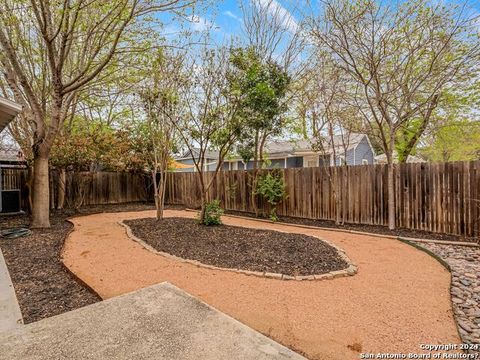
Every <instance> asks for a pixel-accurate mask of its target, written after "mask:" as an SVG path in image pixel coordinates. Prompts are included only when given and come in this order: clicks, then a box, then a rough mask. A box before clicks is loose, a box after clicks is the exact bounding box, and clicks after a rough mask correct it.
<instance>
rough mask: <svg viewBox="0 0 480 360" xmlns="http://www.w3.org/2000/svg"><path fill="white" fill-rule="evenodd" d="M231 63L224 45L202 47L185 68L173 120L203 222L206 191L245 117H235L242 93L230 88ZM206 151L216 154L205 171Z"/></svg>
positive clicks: (203, 221) (238, 134)
mask: <svg viewBox="0 0 480 360" xmlns="http://www.w3.org/2000/svg"><path fill="white" fill-rule="evenodd" d="M230 65H231V64H230V61H229V58H228V52H227V50H226V49H225V48H217V49H216V48H213V49H212V48H208V47H203V48H202V49H201V50H200V54H199V56H198V57H195V58H194V59H191V61H190V62H189V64H188V66H187V65H186V67H185V76H184V77H185V79H186V80H187V81H186V83H185V84H184V86H182V87H181V90H180V98H181V100H180V101H181V102H182V104H183V105H182V107H181V109H182V114H181V115H180V116H179V117H178V119H177V120H178V121H175V122H173V123H174V125H175V127H176V129H177V130H178V133H179V136H180V137H181V139H182V143H183V145H184V146H185V147H186V148H187V149H188V152H189V153H190V155H191V157H192V159H193V163H194V167H195V172H196V174H197V176H198V180H199V183H200V192H201V194H200V196H201V211H200V222H201V223H205V211H206V205H207V202H208V191H209V189H210V188H211V186H212V184H213V182H214V181H215V178H216V176H217V174H218V172H219V171H220V169H221V168H222V165H223V162H224V159H225V157H226V156H227V155H228V153H229V152H230V151H231V149H232V146H233V144H235V143H236V142H237V140H238V139H239V136H240V135H241V131H242V129H243V128H244V118H243V117H241V116H238V111H239V106H240V101H241V100H240V99H241V97H242V94H241V93H239V92H235V91H232V90H231V88H230V86H229V82H228V81H227V76H228V74H229V73H230V71H231V69H230ZM208 150H213V151H216V152H217V153H218V160H217V162H216V164H215V167H214V169H213V171H208V170H209V169H208V164H207V162H206V161H207V158H206V156H205V154H206V152H207V151H208Z"/></svg>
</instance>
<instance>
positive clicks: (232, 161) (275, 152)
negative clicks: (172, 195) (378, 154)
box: [175, 133, 375, 172]
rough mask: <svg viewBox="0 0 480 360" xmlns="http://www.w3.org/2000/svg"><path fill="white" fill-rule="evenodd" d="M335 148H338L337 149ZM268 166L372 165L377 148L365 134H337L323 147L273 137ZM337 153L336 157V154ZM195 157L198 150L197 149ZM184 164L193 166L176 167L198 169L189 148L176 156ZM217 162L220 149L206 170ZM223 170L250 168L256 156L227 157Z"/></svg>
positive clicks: (209, 157)
mask: <svg viewBox="0 0 480 360" xmlns="http://www.w3.org/2000/svg"><path fill="white" fill-rule="evenodd" d="M334 150H335V151H334ZM265 153H266V158H267V159H268V168H285V169H289V168H302V167H318V166H334V165H340V164H346V165H371V164H373V163H374V157H375V151H374V150H373V147H372V144H371V143H370V140H369V139H368V136H367V135H366V134H356V133H352V134H350V136H349V137H348V138H344V137H342V136H340V135H338V136H334V140H333V144H331V143H329V144H326V146H325V147H324V151H323V152H320V151H314V150H312V144H311V142H310V141H308V140H297V141H271V142H269V143H267V145H266V146H265ZM334 153H335V158H334ZM195 155H196V159H197V158H198V150H196V153H195ZM175 160H176V161H177V162H180V163H182V164H189V165H191V168H186V169H185V168H184V169H177V170H176V171H183V172H189V171H195V169H194V168H195V167H194V165H193V160H192V156H191V155H190V153H189V152H187V153H185V154H183V155H182V156H180V157H178V158H176V159H175ZM217 162H218V153H217V152H214V151H208V152H207V153H206V161H205V163H206V164H207V165H206V167H205V168H206V170H208V171H212V170H215V167H216V166H217ZM222 168H223V170H250V169H253V160H252V161H249V162H248V163H245V162H244V161H243V160H242V159H240V158H239V157H238V156H233V157H230V158H228V159H225V161H224V163H223V167H222Z"/></svg>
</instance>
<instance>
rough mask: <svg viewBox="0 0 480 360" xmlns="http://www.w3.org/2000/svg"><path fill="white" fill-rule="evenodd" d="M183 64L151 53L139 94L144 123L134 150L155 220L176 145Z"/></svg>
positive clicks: (160, 210)
mask: <svg viewBox="0 0 480 360" xmlns="http://www.w3.org/2000/svg"><path fill="white" fill-rule="evenodd" d="M183 61H184V59H183V57H182V56H174V55H172V54H167V53H165V51H163V50H160V51H158V52H157V53H156V54H153V56H152V59H151V60H150V66H148V67H147V71H149V74H148V75H147V74H146V76H145V79H144V80H143V84H142V85H141V89H140V91H139V97H140V101H141V103H142V106H143V110H144V112H145V115H146V120H145V121H144V122H141V123H140V124H139V125H138V126H137V129H136V130H137V137H136V141H135V149H136V150H137V153H138V154H140V156H141V158H142V159H143V160H144V163H145V168H146V169H148V170H149V171H150V173H151V175H152V182H153V187H154V196H155V206H156V208H157V220H160V219H163V210H164V203H165V191H166V185H167V171H168V166H169V164H170V161H171V159H172V157H173V154H174V153H175V152H176V151H177V147H178V142H179V136H178V132H177V128H176V124H177V123H178V122H179V117H180V115H181V106H182V102H181V99H180V88H181V87H182V86H184V84H185V82H186V79H185V78H184V75H185V74H184V71H183Z"/></svg>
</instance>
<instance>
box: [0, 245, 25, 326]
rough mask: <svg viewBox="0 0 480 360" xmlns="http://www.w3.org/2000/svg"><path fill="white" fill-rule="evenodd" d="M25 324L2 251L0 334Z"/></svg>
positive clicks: (0, 261) (0, 260)
mask: <svg viewBox="0 0 480 360" xmlns="http://www.w3.org/2000/svg"><path fill="white" fill-rule="evenodd" d="M21 324H23V320H22V313H21V312H20V307H19V306H18V301H17V296H16V295H15V289H14V288H13V284H12V280H11V279H10V274H9V273H8V269H7V264H6V263H5V259H4V257H3V254H2V250H1V249H0V332H3V331H7V330H11V329H14V328H16V327H18V326H20V325H21Z"/></svg>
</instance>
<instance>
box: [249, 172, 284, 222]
mask: <svg viewBox="0 0 480 360" xmlns="http://www.w3.org/2000/svg"><path fill="white" fill-rule="evenodd" d="M255 193H256V194H258V195H261V196H262V197H263V198H264V199H265V200H266V201H267V202H268V203H269V204H270V219H271V220H272V221H274V222H275V221H278V216H277V205H278V204H279V203H280V202H282V201H283V200H284V199H285V198H286V197H287V192H286V189H285V181H284V179H283V172H282V171H281V170H280V169H275V170H272V171H269V172H267V173H266V174H264V175H261V176H260V177H259V180H258V186H257V189H256V191H255Z"/></svg>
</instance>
